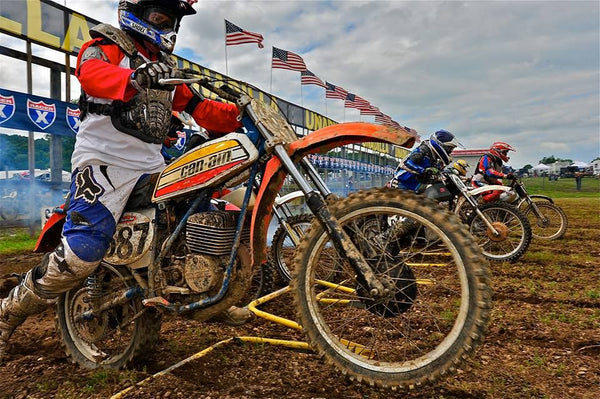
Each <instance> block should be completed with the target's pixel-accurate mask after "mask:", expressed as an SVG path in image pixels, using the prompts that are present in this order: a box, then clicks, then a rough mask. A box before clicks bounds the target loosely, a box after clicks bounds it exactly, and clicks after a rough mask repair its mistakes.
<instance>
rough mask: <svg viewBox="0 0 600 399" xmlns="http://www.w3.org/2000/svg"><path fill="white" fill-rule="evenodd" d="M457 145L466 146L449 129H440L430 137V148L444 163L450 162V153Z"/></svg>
mask: <svg viewBox="0 0 600 399" xmlns="http://www.w3.org/2000/svg"><path fill="white" fill-rule="evenodd" d="M456 147H461V148H464V147H463V146H462V144H460V143H459V142H458V141H456V139H455V137H454V134H452V133H450V132H449V131H447V130H438V131H437V132H435V133H434V134H432V135H431V137H430V138H429V148H431V150H432V151H433V153H434V155H435V156H436V157H437V158H438V159H439V160H440V161H441V162H442V163H443V164H444V165H448V164H449V163H450V159H451V158H450V154H451V153H452V151H453V150H454V148H456Z"/></svg>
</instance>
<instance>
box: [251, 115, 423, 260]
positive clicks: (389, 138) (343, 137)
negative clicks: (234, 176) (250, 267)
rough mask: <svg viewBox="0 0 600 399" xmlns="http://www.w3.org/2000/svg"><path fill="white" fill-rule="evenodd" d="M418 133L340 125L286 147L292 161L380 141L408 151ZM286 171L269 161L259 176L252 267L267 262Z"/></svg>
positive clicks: (359, 124) (275, 161)
mask: <svg viewBox="0 0 600 399" xmlns="http://www.w3.org/2000/svg"><path fill="white" fill-rule="evenodd" d="M417 137H418V136H417V132H416V131H415V130H412V129H409V128H394V127H388V126H383V125H375V124H372V123H367V122H348V123H340V124H337V125H332V126H328V127H325V128H323V129H319V130H316V131H314V132H312V133H309V134H308V135H306V136H304V137H302V138H301V139H298V140H297V141H294V142H293V143H291V144H290V145H289V147H288V148H287V151H288V154H289V155H290V157H291V158H292V159H293V160H294V161H298V160H299V159H302V158H304V157H305V156H306V155H308V154H314V153H318V152H326V151H329V150H331V149H332V148H336V147H341V146H343V145H346V144H354V143H364V142H380V143H389V144H394V145H398V146H401V147H406V148H411V147H412V146H413V145H414V143H415V141H416V138H417ZM286 175H287V171H286V170H285V169H283V167H282V165H281V162H280V161H279V159H278V158H276V157H273V158H271V159H270V160H269V161H268V162H267V164H266V166H265V171H264V173H263V176H262V179H261V180H262V183H261V186H260V189H259V190H258V193H257V195H256V201H255V203H254V210H253V213H252V225H251V227H250V228H251V230H250V231H251V241H252V256H253V259H252V261H253V264H254V265H260V264H262V263H263V262H264V261H266V259H267V246H266V243H267V231H268V229H269V224H270V223H271V218H272V215H273V203H274V202H275V198H276V197H277V193H278V192H279V190H280V189H281V186H282V185H283V181H284V179H285V177H286Z"/></svg>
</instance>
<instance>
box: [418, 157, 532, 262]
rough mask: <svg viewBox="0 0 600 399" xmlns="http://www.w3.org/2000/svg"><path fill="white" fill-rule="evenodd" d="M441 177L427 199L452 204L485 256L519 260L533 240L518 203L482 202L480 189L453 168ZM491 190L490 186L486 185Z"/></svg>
mask: <svg viewBox="0 0 600 399" xmlns="http://www.w3.org/2000/svg"><path fill="white" fill-rule="evenodd" d="M438 178H439V180H438V181H437V182H435V183H433V184H431V185H430V186H429V187H427V188H426V189H425V191H424V193H423V194H424V195H425V196H426V197H427V198H431V199H433V200H435V201H437V202H443V203H447V204H448V209H449V210H450V211H453V212H454V213H456V214H457V215H458V216H459V217H460V218H461V220H462V221H463V223H465V224H466V225H467V226H468V228H469V232H470V233H471V234H472V235H473V237H475V241H477V243H478V244H479V246H480V247H481V249H482V251H483V255H484V256H485V257H486V258H488V259H490V260H493V261H516V260H517V259H519V258H520V257H521V256H523V254H524V253H525V252H526V251H527V248H528V247H529V244H530V243H531V237H532V233H531V226H530V223H529V220H528V219H527V217H526V216H525V215H524V214H523V212H521V211H520V210H519V209H518V208H517V207H516V206H514V205H511V204H509V203H506V202H503V201H494V202H490V203H485V204H482V203H480V202H479V195H478V194H480V193H481V192H478V190H471V189H470V187H468V186H467V185H466V184H465V182H464V181H463V180H462V179H461V177H460V176H459V175H457V174H455V173H454V172H453V171H452V169H449V168H446V169H444V170H442V171H440V174H439V176H438ZM485 187H486V190H484V191H489V190H490V187H496V186H485Z"/></svg>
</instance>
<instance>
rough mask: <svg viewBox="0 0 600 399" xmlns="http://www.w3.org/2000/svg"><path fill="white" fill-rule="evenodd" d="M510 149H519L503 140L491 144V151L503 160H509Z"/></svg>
mask: <svg viewBox="0 0 600 399" xmlns="http://www.w3.org/2000/svg"><path fill="white" fill-rule="evenodd" d="M509 151H515V152H516V151H517V150H515V149H514V148H512V147H511V146H510V144H507V143H505V142H503V141H497V142H495V143H494V144H492V145H491V146H490V151H489V153H490V154H491V155H493V156H495V157H497V158H499V159H501V160H502V161H503V162H507V161H508V159H509V158H508V152H509Z"/></svg>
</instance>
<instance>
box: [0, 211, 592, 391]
mask: <svg viewBox="0 0 600 399" xmlns="http://www.w3.org/2000/svg"><path fill="white" fill-rule="evenodd" d="M557 203H558V204H559V205H560V206H561V207H563V209H564V210H565V212H566V213H567V216H568V217H569V228H568V230H567V233H566V235H565V237H564V238H563V239H561V240H558V241H547V242H544V241H540V240H535V239H534V240H533V242H532V243H531V246H530V248H529V250H528V253H527V254H526V255H525V256H524V257H523V258H522V259H521V260H519V261H518V262H516V263H499V264H498V263H497V264H492V266H491V270H492V285H493V289H494V295H493V300H494V305H493V309H492V317H491V322H490V324H489V327H488V333H487V336H486V338H485V341H484V343H483V345H482V347H481V348H480V349H479V350H478V351H477V353H476V355H475V356H474V358H473V359H472V360H470V361H469V362H468V364H467V367H465V368H464V369H462V370H459V372H458V374H457V375H455V376H452V377H450V378H449V379H447V380H445V381H443V382H441V383H439V384H437V385H435V386H432V387H426V388H419V389H416V390H413V391H411V392H402V393H399V392H390V391H389V390H386V389H378V388H371V387H368V386H365V385H360V384H356V383H351V382H349V381H348V380H347V379H345V378H344V377H343V376H341V375H339V374H338V373H337V372H336V371H335V370H334V369H333V368H332V367H331V366H328V365H326V364H325V363H323V362H321V361H320V360H319V359H318V358H317V356H315V355H314V354H312V353H306V352H299V351H293V350H289V349H285V348H282V347H274V346H269V345H253V344H243V345H242V344H236V343H233V344H228V345H224V346H222V347H220V348H217V349H216V350H214V351H213V352H211V353H210V354H208V355H206V356H204V357H202V358H200V359H198V360H194V361H192V362H190V363H188V364H186V365H185V366H182V367H181V368H178V369H176V370H174V371H173V372H171V373H169V374H166V375H164V376H162V377H160V378H157V379H155V380H153V381H151V382H149V383H147V384H144V385H143V386H142V387H139V388H135V389H133V390H132V391H130V392H129V393H128V394H126V395H125V396H124V397H125V398H179V397H184V398H393V397H409V398H430V397H445V398H482V397H486V398H509V397H510V398H522V397H527V398H543V397H547V398H597V397H600V360H599V359H600V290H599V288H598V281H600V247H598V244H597V243H598V237H599V233H598V232H599V231H600V214H599V212H598V201H597V200H583V201H580V200H562V201H561V200H558V201H557ZM575 208H577V210H575ZM582 210H583V212H582ZM40 257H41V256H39V255H33V254H22V255H17V256H4V257H2V258H0V295H2V297H4V296H5V295H6V293H7V289H9V288H10V287H11V286H12V285H13V284H14V282H15V281H14V279H11V278H8V276H7V275H9V274H10V273H12V272H19V271H25V270H27V269H29V268H30V267H31V266H33V265H35V264H36V263H37V262H38V261H39V259H40ZM292 303H293V301H292V298H291V297H290V296H289V295H283V296H281V297H280V298H278V299H277V300H275V301H273V302H271V303H268V304H267V305H266V306H264V307H261V309H264V310H266V311H271V312H273V313H276V314H278V315H282V316H285V317H288V318H291V319H294V316H293V315H294V310H293V305H292ZM242 335H253V336H263V337H269V338H280V339H288V340H303V337H302V336H301V334H300V333H299V332H297V331H294V330H291V329H288V328H285V327H282V326H279V325H276V324H273V323H271V322H268V321H266V320H262V319H254V320H253V321H251V322H250V323H248V324H246V325H244V326H241V327H237V328H233V327H228V326H225V325H222V324H219V323H212V322H205V323H198V322H195V321H192V320H185V319H181V318H168V319H166V320H165V322H164V323H163V326H162V329H161V340H160V342H159V345H158V348H157V350H156V352H155V353H153V354H150V360H149V361H147V362H146V363H145V364H143V365H140V366H139V367H138V368H137V369H136V370H129V371H122V372H112V371H106V372H100V371H88V370H83V369H81V368H79V367H78V366H76V365H74V364H70V363H69V361H68V359H67V357H66V355H65V354H64V352H63V350H62V348H61V346H60V343H59V341H58V338H57V335H56V333H55V330H54V309H50V310H47V311H46V312H44V313H42V314H41V315H38V316H35V317H31V318H30V319H29V320H27V321H26V323H25V324H24V325H23V326H21V327H20V328H19V329H18V330H17V331H16V332H15V334H14V336H13V338H12V340H11V342H12V347H11V349H10V350H9V353H8V355H7V357H6V359H5V362H4V364H2V365H1V366H0V398H79V397H81V398H106V397H110V396H111V395H113V394H115V393H118V392H120V391H121V390H123V389H125V388H126V387H128V386H130V385H131V384H132V382H135V381H139V380H142V379H144V378H146V377H148V376H149V375H152V374H155V373H157V372H159V371H162V370H164V369H165V368H167V367H169V366H171V365H173V364H175V363H177V362H179V361H180V360H182V359H185V358H187V357H188V356H191V355H192V354H194V353H197V352H199V351H201V350H203V349H205V348H207V347H209V346H210V345H212V344H215V343H216V342H219V341H221V340H223V339H226V338H229V337H234V336H242Z"/></svg>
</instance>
